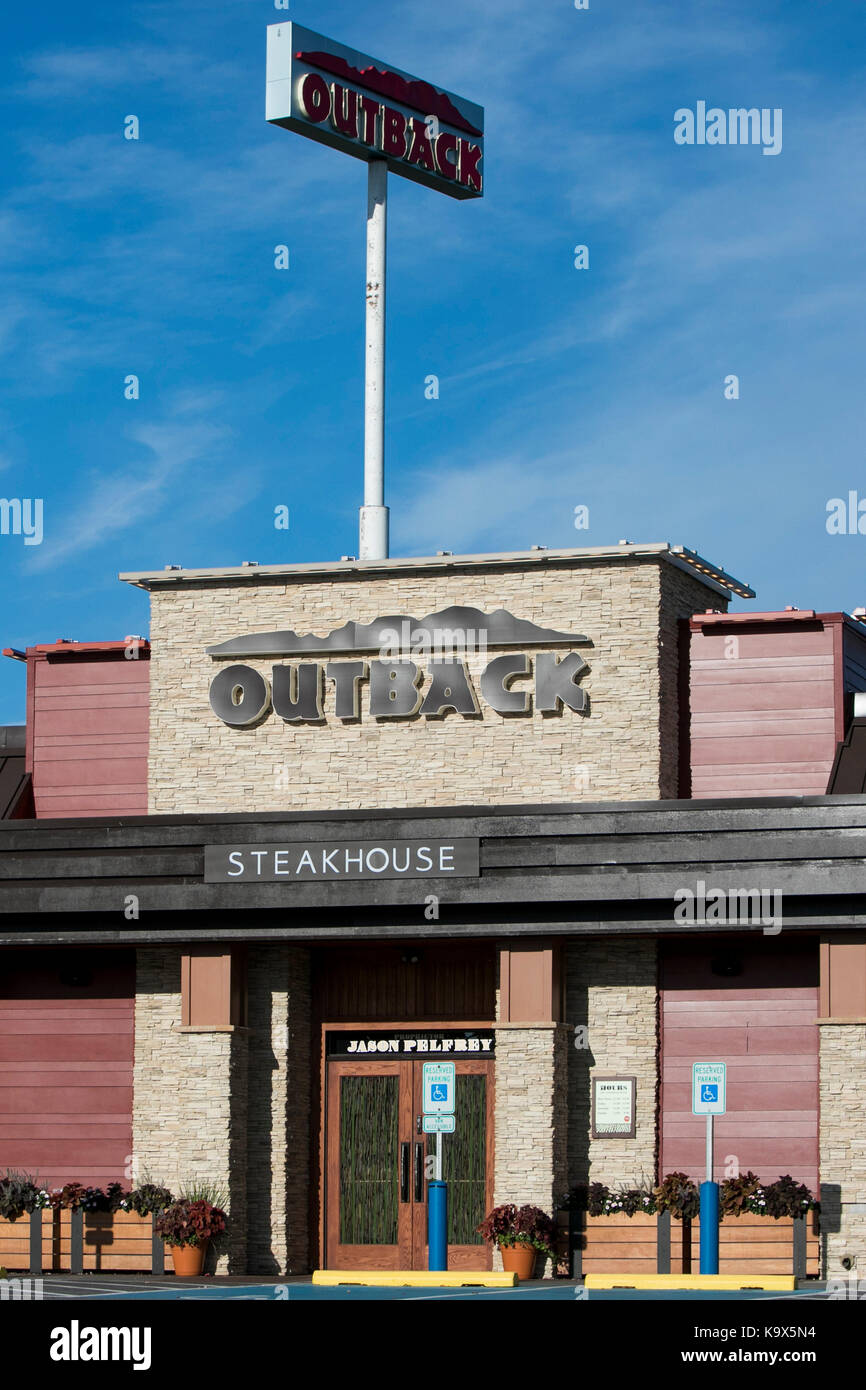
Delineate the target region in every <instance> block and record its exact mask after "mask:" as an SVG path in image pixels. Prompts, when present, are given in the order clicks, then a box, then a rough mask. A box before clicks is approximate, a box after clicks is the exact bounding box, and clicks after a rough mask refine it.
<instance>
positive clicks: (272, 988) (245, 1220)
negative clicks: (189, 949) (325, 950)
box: [133, 945, 310, 1274]
mask: <svg viewBox="0 0 866 1390" xmlns="http://www.w3.org/2000/svg"><path fill="white" fill-rule="evenodd" d="M180 960H181V948H179V947H178V948H170V949H166V950H144V949H142V950H140V951H139V952H138V962H137V982H136V1004H135V1072H134V1101H133V1151H134V1176H135V1178H136V1180H138V1181H140V1180H141V1179H142V1178H143V1177H144V1176H149V1177H150V1178H151V1179H152V1180H153V1181H158V1182H163V1183H165V1185H166V1186H168V1187H170V1188H171V1189H172V1191H174V1192H177V1191H178V1189H179V1188H180V1187H181V1186H182V1185H183V1184H185V1183H187V1182H190V1181H195V1180H201V1181H208V1182H213V1183H216V1184H218V1185H220V1186H222V1187H223V1188H224V1189H226V1190H227V1191H228V1194H229V1216H230V1226H229V1235H228V1238H227V1241H226V1244H225V1246H224V1248H223V1251H222V1254H221V1255H220V1258H219V1263H218V1266H217V1267H218V1268H219V1269H220V1270H228V1271H230V1272H232V1273H242V1272H244V1271H246V1270H247V1269H249V1271H250V1272H262V1273H273V1274H276V1273H286V1272H287V1273H302V1272H304V1271H306V1270H307V1269H308V1268H309V1221H308V1203H309V1173H310V1157H309V1155H310V1114H309V1108H310V980H309V953H308V951H306V949H304V948H303V947H295V946H288V945H273V946H267V947H264V946H262V947H256V948H252V949H251V950H250V952H249V956H248V966H247V976H248V1025H249V1026H247V1027H243V1028H235V1029H233V1030H229V1031H226V1030H214V1029H211V1030H201V1031H195V1032H182V1031H181V1030H180V1024H181V995H180Z"/></svg>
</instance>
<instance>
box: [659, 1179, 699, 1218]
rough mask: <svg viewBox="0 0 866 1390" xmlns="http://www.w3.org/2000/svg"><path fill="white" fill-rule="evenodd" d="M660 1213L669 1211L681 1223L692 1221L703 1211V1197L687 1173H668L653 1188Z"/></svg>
mask: <svg viewBox="0 0 866 1390" xmlns="http://www.w3.org/2000/svg"><path fill="white" fill-rule="evenodd" d="M653 1196H654V1197H655V1199H656V1206H657V1209H658V1211H669V1212H670V1214H671V1216H676V1217H678V1218H679V1220H680V1221H691V1220H692V1218H693V1217H695V1216H697V1214H698V1212H699V1211H700V1209H701V1196H700V1193H699V1191H698V1189H697V1187H696V1185H695V1184H694V1183H693V1182H692V1180H691V1178H690V1177H689V1176H688V1175H687V1174H686V1173H668V1175H667V1177H666V1178H662V1180H661V1182H660V1183H659V1185H658V1187H655V1188H653Z"/></svg>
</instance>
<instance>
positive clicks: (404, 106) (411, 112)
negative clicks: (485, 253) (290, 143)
mask: <svg viewBox="0 0 866 1390" xmlns="http://www.w3.org/2000/svg"><path fill="white" fill-rule="evenodd" d="M265 115H266V118H267V120H268V121H270V122H271V124H272V125H281V126H284V127H285V128H286V129H287V130H295V131H297V132H298V133H299V134H301V135H307V136H309V137H310V138H311V139H313V140H319V141H320V142H321V143H323V144H325V145H333V146H334V147H335V148H336V149H338V150H343V151H344V153H346V154H352V155H355V157H356V158H358V159H364V160H371V159H386V160H387V161H388V168H389V169H390V170H391V172H392V173H394V174H402V175H403V177H404V178H407V179H413V180H414V181H415V182H416V183H423V184H426V185H427V186H428V187H429V188H435V189H437V190H438V191H439V192H440V193H448V194H450V196H451V197H452V198H480V197H481V195H482V192H483V179H484V176H483V173H482V170H481V159H482V156H483V153H484V112H483V110H482V108H481V107H480V106H475V105H474V103H473V102H471V101H466V100H464V98H463V97H457V96H454V94H453V93H452V92H446V91H444V90H443V89H442V88H440V87H434V86H432V85H431V83H429V82H422V81H420V80H419V79H418V78H416V77H410V76H409V74H408V73H405V72H401V71H400V69H399V68H395V67H392V66H391V65H390V64H387V63H382V62H378V61H376V60H375V59H373V58H368V57H367V55H366V54H364V53H358V52H357V51H356V50H355V49H353V48H345V47H344V46H343V45H342V44H339V43H335V42H334V40H333V39H326V38H324V37H323V36H322V35H321V34H315V33H313V31H312V30H311V29H304V28H302V26H301V25H300V24H271V25H269V26H268V59H267V103H266V111H265Z"/></svg>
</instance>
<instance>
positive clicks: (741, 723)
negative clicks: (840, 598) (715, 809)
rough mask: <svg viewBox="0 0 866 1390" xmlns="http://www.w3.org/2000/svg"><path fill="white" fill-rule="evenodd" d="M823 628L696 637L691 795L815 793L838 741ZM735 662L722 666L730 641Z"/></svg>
mask: <svg viewBox="0 0 866 1390" xmlns="http://www.w3.org/2000/svg"><path fill="white" fill-rule="evenodd" d="M837 626H838V625H836V624H832V623H830V622H827V623H825V624H822V623H819V622H818V621H817V620H816V622H815V623H814V624H811V623H810V624H808V625H806V624H803V625H801V626H797V627H791V628H787V627H784V626H782V627H780V626H779V625H778V624H773V623H768V624H767V625H766V626H764V627H758V628H757V630H756V629H751V630H747V631H742V630H737V629H736V628H734V627H732V628H731V629H724V630H720V629H716V630H710V629H707V630H705V631H697V632H693V633H692V642H691V663H690V664H691V750H692V753H691V756H692V796H694V797H709V796H712V797H719V796H748V795H750V794H753V793H757V794H761V793H763V794H767V795H774V794H777V795H782V794H789V795H804V796H809V795H820V794H821V793H822V792H823V791H824V790H825V788H826V785H827V778H828V776H829V773H830V768H831V767H832V765H833V758H834V755H835V751H836V742H837V737H838V734H837V728H836V723H837V717H836V703H837V693H836V688H837V684H838V673H837V666H838V661H837V659H836V653H835V645H834V631H835V629H836V627H837ZM731 638H736V639H737V642H738V655H737V656H736V657H732V658H726V656H725V649H726V643H727V642H728V641H729V639H731Z"/></svg>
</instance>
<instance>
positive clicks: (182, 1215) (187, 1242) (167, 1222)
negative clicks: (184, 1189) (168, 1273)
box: [156, 1197, 226, 1278]
mask: <svg viewBox="0 0 866 1390" xmlns="http://www.w3.org/2000/svg"><path fill="white" fill-rule="evenodd" d="M225 1228H226V1214H225V1212H224V1211H223V1210H222V1208H221V1207H215V1206H214V1205H213V1203H211V1202H208V1201H206V1200H205V1199H200V1200H198V1201H195V1200H193V1199H191V1198H189V1197H179V1198H178V1200H177V1201H176V1202H172V1204H171V1206H169V1207H166V1209H165V1211H163V1213H162V1215H161V1216H159V1217H158V1218H157V1220H156V1233H157V1235H159V1236H162V1239H163V1240H164V1241H165V1243H166V1245H170V1246H171V1258H172V1261H173V1263H174V1272H175V1274H176V1275H178V1276H179V1277H180V1278H189V1277H191V1276H195V1275H196V1274H201V1272H202V1269H203V1268H204V1260H205V1255H206V1253H207V1246H208V1241H210V1240H213V1239H215V1238H216V1237H217V1236H221V1235H222V1234H223V1232H224V1231H225Z"/></svg>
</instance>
